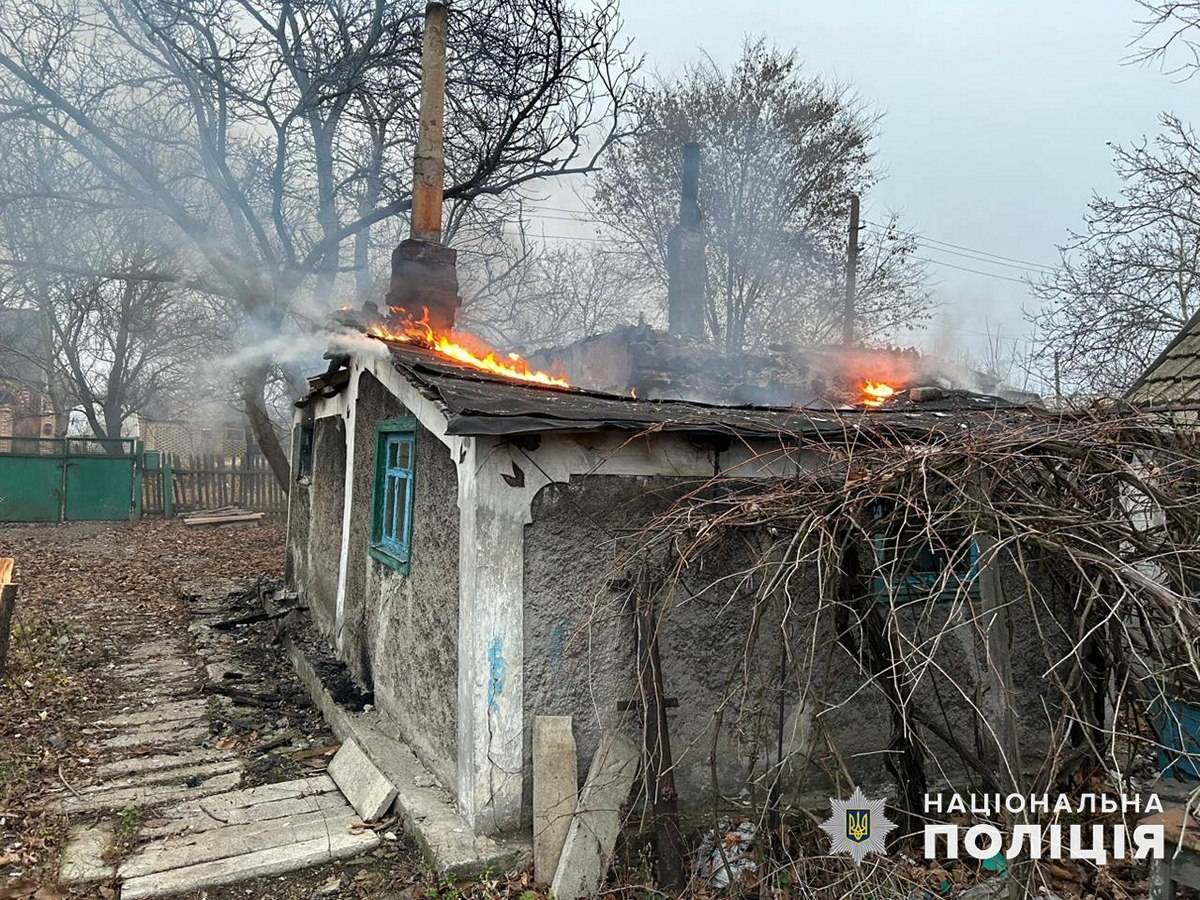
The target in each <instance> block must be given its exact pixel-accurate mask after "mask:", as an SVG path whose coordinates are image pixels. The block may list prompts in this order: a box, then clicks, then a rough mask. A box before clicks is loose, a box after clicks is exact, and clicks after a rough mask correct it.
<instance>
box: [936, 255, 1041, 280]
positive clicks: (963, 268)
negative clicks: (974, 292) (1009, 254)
mask: <svg viewBox="0 0 1200 900" xmlns="http://www.w3.org/2000/svg"><path fill="white" fill-rule="evenodd" d="M913 259H919V260H921V262H927V263H933V264H934V265H935V266H945V267H946V268H948V269H958V270H959V271H960V272H971V273H972V274H974V275H984V276H986V277H987V278H998V279H999V280H1000V281H1011V282H1012V283H1013V284H1028V282H1026V281H1025V279H1024V278H1013V277H1012V276H1011V275H998V274H997V273H995V272H985V271H983V270H982V269H972V268H970V267H969V266H956V265H955V264H954V263H950V262H946V261H945V260H944V259H930V258H929V257H928V256H914V257H913Z"/></svg>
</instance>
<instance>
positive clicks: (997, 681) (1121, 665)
mask: <svg viewBox="0 0 1200 900" xmlns="http://www.w3.org/2000/svg"><path fill="white" fill-rule="evenodd" d="M889 422H903V419H901V418H895V419H891V418H888V417H887V416H884V415H879V416H873V417H871V421H870V424H869V426H863V425H860V427H857V428H855V429H853V430H848V431H847V435H848V437H847V439H846V440H844V441H836V442H835V441H827V442H825V443H822V444H821V445H819V446H814V445H812V444H811V443H809V444H807V445H802V444H800V442H799V441H797V443H796V445H793V446H791V447H790V449H789V448H782V449H780V450H779V451H778V452H777V454H772V455H771V456H772V457H773V458H770V459H768V458H766V457H764V456H763V455H761V454H760V455H759V456H758V457H757V458H756V459H755V460H754V461H753V463H754V465H755V466H758V467H761V465H763V464H764V463H771V464H773V465H775V466H776V467H777V468H778V467H781V466H782V465H783V464H784V463H785V460H786V461H787V462H788V463H789V464H790V465H791V467H792V471H793V474H789V475H787V476H784V477H777V478H761V477H741V476H740V475H739V469H737V468H734V469H733V470H732V471H726V472H724V473H722V474H720V475H718V476H716V477H714V478H712V479H711V480H709V481H707V482H705V483H702V484H696V485H693V486H691V487H690V488H689V489H687V490H686V491H684V492H682V496H679V497H678V498H677V499H676V500H675V502H673V503H671V504H670V506H669V508H667V509H666V510H665V511H664V512H663V513H662V514H660V515H658V516H656V517H655V518H654V519H653V521H651V522H650V523H649V524H648V525H647V526H646V527H645V528H643V529H641V530H639V531H638V532H637V533H636V535H634V536H632V537H630V538H626V539H624V540H622V541H621V555H620V566H621V569H622V571H623V572H625V573H626V574H627V575H630V574H632V575H634V576H635V577H629V578H627V579H626V581H625V582H624V584H625V585H626V586H627V591H626V596H625V597H624V601H625V602H630V601H633V602H641V603H650V604H652V605H653V609H654V615H655V616H657V621H658V622H659V624H660V627H661V626H662V625H664V624H665V623H669V622H670V621H671V620H672V617H674V616H678V615H686V610H684V609H683V608H682V607H683V606H684V605H687V604H702V603H703V604H709V605H710V608H711V609H713V610H715V613H714V614H715V615H717V616H718V617H720V619H721V621H723V622H724V623H726V627H728V628H731V629H737V630H738V636H739V639H740V643H741V646H742V647H743V652H742V654H741V656H740V658H738V659H735V660H730V661H728V681H727V684H728V690H727V691H726V692H725V694H724V698H723V700H722V701H721V702H720V703H719V704H718V708H715V709H713V710H711V713H712V724H711V727H710V729H709V731H710V733H711V736H712V744H711V746H710V747H709V748H707V752H708V753H709V754H710V757H711V760H712V771H713V779H712V781H713V783H712V788H713V792H714V795H715V796H716V797H717V800H716V802H715V803H714V806H713V809H714V814H715V815H717V816H719V815H722V814H725V813H727V812H728V811H729V810H731V809H733V808H738V807H740V809H741V810H742V814H743V815H749V816H750V817H751V818H754V817H757V821H759V823H760V833H761V834H766V833H767V830H766V829H764V828H762V827H761V826H770V829H771V831H770V833H771V834H772V835H773V838H772V841H771V845H770V847H765V846H760V847H759V850H758V853H759V855H760V857H762V858H763V859H762V860H761V861H762V862H765V863H770V864H773V865H775V866H786V867H790V868H789V869H788V871H791V872H792V873H793V875H794V876H795V875H799V877H800V878H801V879H805V878H809V879H814V880H810V881H809V882H808V883H809V884H810V885H816V884H821V885H823V887H822V889H821V891H818V892H817V894H818V895H820V896H837V895H839V893H841V892H843V891H844V888H839V887H838V886H837V879H838V878H843V877H846V873H847V871H848V870H847V868H846V867H841V866H838V865H830V863H832V862H836V861H831V860H824V861H821V860H818V859H817V858H815V857H814V856H813V854H811V853H809V854H808V856H807V857H806V858H805V859H804V860H803V861H800V862H798V861H797V857H796V852H797V851H796V850H795V849H794V848H790V847H789V844H788V841H786V840H783V839H781V838H780V837H779V835H780V834H782V833H783V830H782V829H779V828H778V823H779V817H780V815H781V813H782V812H783V811H784V808H785V807H786V806H787V805H788V802H789V801H790V800H795V799H796V798H803V797H805V796H807V797H810V798H811V797H816V796H821V795H825V796H827V795H828V792H829V791H831V790H832V791H837V792H839V794H840V795H842V796H845V795H846V794H847V793H848V791H849V788H850V786H851V785H852V784H854V783H862V781H863V780H864V779H867V780H868V781H869V780H870V779H871V778H872V777H874V778H876V779H877V780H890V782H891V787H892V798H893V800H892V802H893V805H894V807H895V809H896V812H897V813H898V814H899V816H900V818H901V820H902V821H901V824H902V825H903V826H904V827H903V828H902V829H900V833H901V835H902V836H901V837H900V842H901V843H902V844H903V843H904V841H905V838H904V837H903V835H905V834H907V835H912V834H913V833H914V832H915V831H916V830H917V829H918V828H919V826H920V820H921V819H922V817H923V815H924V812H923V806H922V798H923V797H924V795H925V794H926V792H927V791H938V790H959V791H963V792H965V791H968V790H974V791H987V792H989V793H991V792H999V793H1002V794H1003V793H1009V792H1018V793H1023V794H1026V795H1028V794H1029V793H1042V792H1046V791H1059V790H1067V791H1070V790H1078V789H1080V788H1083V787H1085V786H1087V785H1088V784H1093V785H1094V784H1097V783H1099V782H1098V781H1097V779H1104V780H1106V781H1107V783H1108V785H1109V790H1110V792H1114V793H1115V792H1117V791H1119V790H1127V791H1130V790H1132V787H1131V786H1132V785H1134V784H1136V783H1137V780H1141V782H1142V784H1145V783H1146V779H1150V780H1153V779H1155V778H1157V777H1159V775H1158V772H1159V768H1160V762H1162V761H1160V760H1159V759H1158V757H1159V754H1160V753H1162V754H1166V759H1165V762H1173V763H1174V764H1175V765H1176V766H1189V765H1195V764H1196V761H1197V758H1196V757H1189V756H1187V755H1186V754H1184V755H1183V756H1181V755H1180V746H1179V745H1180V741H1179V740H1178V739H1177V738H1175V737H1172V736H1171V731H1172V729H1174V730H1176V731H1178V730H1179V729H1180V728H1181V727H1182V726H1181V725H1180V723H1179V722H1178V721H1177V720H1174V718H1173V716H1174V710H1175V709H1176V708H1177V707H1176V706H1174V704H1177V703H1180V702H1184V703H1196V702H1197V701H1200V601H1197V599H1195V597H1194V596H1193V592H1194V591H1195V589H1196V586H1197V584H1198V583H1200V581H1198V579H1200V549H1198V543H1197V535H1200V491H1198V490H1197V487H1198V486H1200V463H1198V460H1197V456H1196V453H1197V448H1196V432H1195V429H1194V425H1193V416H1191V415H1185V414H1181V413H1178V412H1176V413H1173V414H1169V413H1147V412H1144V411H1138V410H1133V409H1129V408H1110V409H1107V410H1095V411H1089V412H1087V413H1077V414H1073V415H1070V416H1058V415H1055V416H1051V415H1049V414H1030V413H998V414H996V415H994V416H987V415H980V414H975V415H971V416H966V417H964V416H947V417H946V418H945V420H944V424H943V426H942V427H939V428H937V429H934V430H932V431H928V432H926V433H924V434H923V435H920V436H917V435H915V433H914V432H913V431H912V429H910V428H902V427H899V426H896V427H892V426H890V425H889V424H888V423H889ZM850 435H852V436H853V437H852V439H851V437H849V436H850ZM797 447H800V448H801V449H799V450H798V449H797ZM731 547H735V548H737V549H736V552H732V553H731V551H730V548H731ZM715 559H719V560H722V561H723V562H724V563H725V564H724V565H722V566H717V567H714V563H713V560H715ZM730 559H735V560H736V564H732V565H730V564H728V560H730ZM721 663H722V661H721V660H717V659H714V660H713V664H714V665H721ZM668 693H669V690H668ZM864 718H866V719H871V720H872V721H874V722H875V723H876V725H877V727H878V728H879V729H880V730H881V733H882V734H883V735H884V736H885V737H886V741H885V746H882V747H880V748H878V749H879V752H877V753H876V754H875V755H872V756H868V757H866V759H865V760H864V759H855V758H854V757H855V756H856V755H857V754H858V753H859V751H860V750H861V748H859V747H847V746H844V744H843V743H842V742H841V741H840V740H839V730H840V729H844V726H845V725H846V723H847V722H848V721H857V720H860V719H864ZM721 734H725V735H729V736H731V737H730V738H729V740H731V741H733V742H734V743H735V744H736V745H737V748H738V751H739V752H738V755H739V757H740V758H742V759H749V760H751V761H752V762H750V764H749V766H750V771H749V772H748V773H747V778H746V782H745V783H746V784H749V785H750V792H749V798H750V806H751V807H752V809H750V810H749V811H747V810H746V803H745V797H744V796H743V797H741V798H735V797H731V796H728V785H727V784H722V783H721V782H719V780H718V779H717V777H716V773H717V768H718V762H719V760H718V756H719V755H720V754H721V753H722V752H724V750H723V749H722V748H723V747H724V748H728V746H729V744H728V742H727V743H724V744H722V740H723V739H722V738H721V737H720V735H721ZM688 749H694V748H684V751H683V752H687V750H688ZM1192 749H1194V747H1193V748H1192ZM678 756H679V752H678V751H677V753H676V758H677V759H678ZM885 771H886V773H887V775H885V774H884V773H885ZM888 776H890V779H888ZM723 790H724V791H725V793H724V794H723V793H722V792H723ZM649 808H650V803H649V802H648V801H647V802H646V803H645V804H644V809H645V810H647V811H648V810H649ZM785 818H786V817H785ZM758 843H759V844H760V845H764V844H765V843H766V842H764V841H759V842H758ZM910 847H911V844H910ZM915 849H916V851H917V853H918V854H919V851H920V848H919V846H918V847H917V848H915ZM768 856H769V857H770V859H769V860H768V859H766V857H768ZM814 867H815V869H817V870H821V871H823V872H824V873H825V875H824V876H822V877H817V876H816V875H814V872H813V870H814ZM759 871H760V872H765V871H767V869H764V868H763V867H762V866H760V868H759ZM804 873H807V874H804ZM871 877H877V873H876V875H873V876H871ZM1041 877H1044V873H1041V874H1039V873H1038V872H1035V871H1033V869H1032V868H1030V869H1029V871H1028V873H1027V875H1026V876H1025V884H1026V886H1027V887H1028V888H1032V887H1033V886H1034V881H1035V879H1037V878H1041ZM792 883H793V885H794V884H795V883H796V882H795V881H794V880H793V882H792ZM1091 887H1092V888H1093V889H1096V885H1095V884H1093V885H1091ZM813 890H815V888H813ZM1100 895H1101V896H1124V894H1122V893H1121V892H1120V890H1119V889H1117V888H1110V889H1105V890H1104V891H1102V892H1101V893H1100Z"/></svg>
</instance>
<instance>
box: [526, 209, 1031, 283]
mask: <svg viewBox="0 0 1200 900" xmlns="http://www.w3.org/2000/svg"><path fill="white" fill-rule="evenodd" d="M546 208H548V209H549V208H551V207H546ZM563 211H564V212H565V211H567V210H563ZM534 217H536V218H542V219H549V220H553V221H563V222H593V223H595V224H598V225H603V224H605V223H604V222H602V221H600V220H598V219H592V218H588V217H586V216H583V215H578V216H574V217H571V216H546V215H541V214H534ZM867 224H868V225H872V226H874V227H876V228H880V227H882V226H880V225H878V224H877V223H875V222H868V223H867ZM531 237H534V238H538V237H540V238H543V239H547V240H556V241H583V242H586V243H603V244H609V245H617V246H624V247H635V248H636V247H638V246H639V245H638V243H637V242H636V241H631V240H628V239H627V238H618V237H605V236H602V235H573V234H553V233H549V232H532V233H531ZM925 240H929V241H932V239H931V238H930V239H925V238H921V237H918V236H914V242H915V243H916V244H917V245H918V246H919V247H922V248H923V249H925V250H927V251H932V252H934V253H947V254H951V255H954V256H959V257H963V258H964V259H969V260H975V261H976V262H980V263H985V264H989V265H1002V266H1007V267H1008V268H1013V269H1019V270H1022V271H1028V272H1030V273H1031V274H1036V273H1037V270H1035V269H1031V268H1028V267H1027V266H1025V265H1023V264H1018V263H1016V262H999V261H993V260H990V259H980V258H979V257H976V256H971V255H969V254H968V253H965V252H956V251H954V250H946V249H944V248H942V247H936V246H932V245H931V244H927V243H924V241H925ZM939 243H944V244H946V246H950V247H955V246H958V245H955V244H949V243H948V242H944V241H942V242H939ZM968 249H970V248H968ZM614 252H618V251H614ZM619 252H624V253H629V254H632V253H634V252H635V251H633V250H625V251H619ZM978 252H980V253H985V252H986V251H978ZM988 255H990V256H993V257H996V259H997V260H1000V259H1008V257H1001V256H1000V254H988ZM913 259H918V260H920V261H921V262H927V263H931V264H932V265H935V266H944V267H946V268H949V269H956V270H957V271H960V272H969V273H971V274H972V275H981V276H983V277H985V278H995V279H998V280H1000V281H1010V282H1012V283H1013V284H1021V285H1025V284H1027V282H1026V281H1025V279H1023V278H1014V277H1012V276H1011V275H1003V274H1000V273H998V272H987V271H984V270H983V269H974V268H971V267H970V266H963V265H958V264H956V263H952V262H947V261H946V260H944V259H934V258H932V257H928V256H914V257H913ZM1031 265H1035V266H1036V265H1037V264H1036V263H1034V264H1031ZM1039 268H1049V267H1039Z"/></svg>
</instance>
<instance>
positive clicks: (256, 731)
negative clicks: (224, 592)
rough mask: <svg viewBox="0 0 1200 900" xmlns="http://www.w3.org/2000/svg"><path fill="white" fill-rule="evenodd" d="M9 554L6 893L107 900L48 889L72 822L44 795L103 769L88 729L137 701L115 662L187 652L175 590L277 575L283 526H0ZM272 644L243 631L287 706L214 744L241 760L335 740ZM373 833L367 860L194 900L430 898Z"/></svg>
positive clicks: (3, 723) (399, 852)
mask: <svg viewBox="0 0 1200 900" xmlns="http://www.w3.org/2000/svg"><path fill="white" fill-rule="evenodd" d="M4 556H11V557H13V558H15V560H16V570H15V574H14V580H15V581H16V582H17V583H18V584H19V588H18V599H17V612H16V617H15V621H14V626H13V639H12V647H11V650H10V652H9V659H8V667H7V668H8V671H7V672H6V675H5V677H4V679H3V680H2V681H0V898H24V897H36V898H39V900H47V898H53V897H66V896H101V897H115V896H117V892H116V890H115V886H114V885H98V886H91V887H88V888H74V889H72V890H71V891H70V892H68V891H66V890H65V889H63V888H61V887H57V886H55V881H56V879H57V872H58V866H59V857H60V854H61V851H62V847H63V843H64V838H65V834H66V825H67V821H66V818H65V816H62V815H56V814H51V813H48V812H46V810H45V799H46V796H47V794H48V793H49V792H50V791H52V790H54V791H61V790H62V789H63V788H64V786H65V787H66V788H67V789H68V790H69V789H71V788H72V787H73V786H75V785H77V784H82V783H85V782H86V781H87V780H88V779H89V769H90V768H91V767H92V766H94V765H95V764H97V763H99V762H101V760H100V759H98V758H97V757H98V756H99V754H98V753H97V748H96V744H95V742H94V740H93V739H92V735H93V734H94V733H95V730H94V729H92V728H90V727H89V725H90V724H91V723H93V722H95V721H96V720H97V719H100V718H102V717H104V716H105V715H108V714H111V713H114V712H117V711H119V710H121V709H122V708H123V707H125V706H127V705H128V704H129V703H130V702H131V700H133V699H134V698H131V697H130V696H129V694H128V693H127V692H128V690H129V688H128V685H127V684H126V685H120V684H119V682H118V680H117V679H114V678H112V677H111V676H110V675H108V672H109V670H110V669H111V668H112V666H113V665H114V661H115V660H120V659H122V656H123V654H124V653H125V652H127V651H128V649H129V648H131V647H133V646H136V645H138V644H139V643H142V642H145V641H148V640H151V639H161V638H163V637H169V636H176V637H179V638H180V639H181V640H183V641H184V642H185V643H189V633H188V625H189V614H188V607H187V604H186V602H184V601H183V600H181V599H180V589H181V587H186V588H187V589H189V590H190V589H191V586H194V585H205V584H208V585H211V584H214V583H217V584H221V583H234V582H242V583H244V584H253V583H254V582H255V581H256V580H257V579H258V578H260V577H262V576H266V577H279V576H280V575H281V573H282V561H283V526H282V525H281V524H279V523H277V522H276V523H269V524H265V525H261V526H259V527H243V528H228V527H226V528H188V527H186V526H184V525H183V524H182V523H181V522H177V521H163V520H148V521H145V522H142V523H139V524H136V525H117V524H74V525H59V526H20V527H17V526H0V557H4ZM267 640H268V638H267V635H266V630H265V629H261V630H260V629H254V628H248V629H244V630H243V631H240V632H239V636H238V642H239V643H245V644H247V647H246V653H245V656H246V657H247V658H255V659H259V660H262V661H263V667H262V668H261V669H260V670H259V671H257V672H256V673H255V675H254V677H255V678H257V679H261V680H265V681H266V682H267V683H268V684H269V686H270V688H271V689H272V690H273V691H274V692H275V693H277V694H278V695H279V696H281V697H282V700H281V701H280V704H279V707H278V708H276V709H272V710H269V711H260V712H259V716H258V719H257V720H253V721H251V722H250V723H249V724H245V723H239V724H238V727H235V728H230V729H229V730H228V733H227V734H222V735H220V736H214V740H217V741H220V742H224V743H219V744H218V746H223V747H232V748H235V749H237V750H238V751H239V752H245V753H246V754H247V757H248V759H249V756H250V754H251V751H252V750H253V748H254V746H255V745H259V746H261V745H262V743H263V742H264V739H266V740H268V741H269V739H270V738H271V737H272V736H273V735H276V734H279V733H280V732H281V731H283V730H285V729H286V730H287V732H288V733H289V734H292V733H294V734H297V735H299V736H300V737H302V738H303V739H304V741H305V742H306V743H308V744H315V745H320V744H321V743H322V742H323V741H324V742H331V741H332V740H333V738H332V736H331V735H329V734H328V733H327V732H324V723H323V722H321V720H320V716H319V714H318V713H317V712H316V710H315V709H313V708H312V707H311V705H309V704H308V702H307V699H306V697H305V696H304V694H303V691H302V690H301V689H300V687H299V684H298V682H297V681H296V680H295V678H294V675H292V674H291V670H290V668H288V667H287V665H286V663H284V662H282V659H281V657H282V655H281V654H279V653H278V652H277V651H272V650H271V648H268V647H267V646H266V644H267ZM256 641H257V642H258V644H259V646H257V647H256V646H255V642H256ZM254 759H255V761H256V762H255V763H254V764H250V765H248V769H247V771H248V774H249V775H252V774H253V772H254V765H255V764H257V765H259V766H260V767H261V766H262V765H264V761H266V762H265V764H266V765H268V766H269V767H273V768H276V769H277V768H278V767H280V766H289V765H295V764H294V763H292V762H291V761H290V760H289V759H288V758H287V757H286V756H282V755H281V756H279V757H275V756H271V755H268V754H254ZM313 764H314V763H313V762H312V761H308V762H306V763H305V765H309V766H311V765H313ZM316 764H317V765H320V764H322V763H321V762H319V761H318V762H317V763H316ZM264 774H269V775H277V774H278V772H277V771H275V772H270V773H264ZM381 832H386V833H387V834H388V836H389V839H385V841H384V843H383V846H382V847H381V848H380V849H379V850H377V851H375V852H374V853H372V854H371V855H369V856H367V857H363V858H359V859H354V860H350V861H348V862H346V863H343V864H340V865H327V866H323V867H321V868H319V869H312V870H308V871H305V872H300V873H295V874H293V875H289V876H284V877H280V878H270V879H259V880H257V881H253V882H246V883H243V884H239V885H234V886H231V887H229V888H223V889H220V890H210V891H208V892H207V894H197V895H194V896H195V897H196V898H199V897H201V896H206V897H207V898H210V900H218V898H233V897H238V898H245V897H262V898H281V900H282V898H288V900H291V898H301V897H305V898H307V897H313V896H324V897H386V896H410V897H411V896H413V895H414V894H416V895H419V896H422V897H424V896H427V895H428V894H429V893H430V890H431V889H433V890H435V891H436V883H435V881H434V880H433V879H431V878H430V877H429V876H428V874H427V873H426V871H425V869H424V866H423V865H422V863H421V860H420V857H419V855H418V854H417V852H416V851H415V849H414V848H413V846H412V845H411V843H409V842H408V841H407V840H406V839H405V838H404V836H403V834H402V833H401V832H399V830H398V829H397V828H396V827H395V826H394V825H391V826H389V825H386V824H385V825H384V826H383V828H381Z"/></svg>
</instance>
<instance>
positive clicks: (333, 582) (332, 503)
mask: <svg viewBox="0 0 1200 900" xmlns="http://www.w3.org/2000/svg"><path fill="white" fill-rule="evenodd" d="M345 483H346V424H345V421H344V420H343V419H342V418H341V417H339V416H327V417H323V418H320V419H317V420H316V422H315V423H314V437H313V472H312V478H311V480H310V483H309V484H299V483H293V485H292V489H291V491H290V493H289V497H288V507H289V508H288V537H287V557H286V577H287V583H288V586H289V587H290V588H291V589H292V590H295V591H296V592H297V593H299V595H300V596H301V597H302V598H303V600H304V603H305V605H306V606H307V607H308V608H309V613H310V615H311V616H312V619H313V622H314V623H315V624H316V625H317V628H318V629H320V631H321V633H322V634H323V635H325V636H326V637H327V638H328V639H329V640H330V641H331V642H332V640H333V636H334V630H335V621H336V615H337V588H338V567H339V565H340V557H341V548H342V512H343V507H344V503H345V496H346V492H345Z"/></svg>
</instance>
